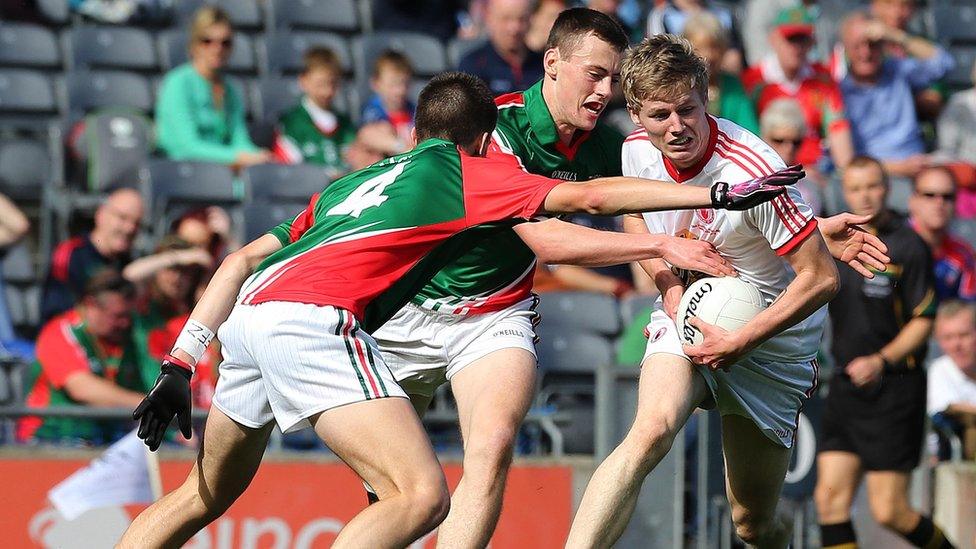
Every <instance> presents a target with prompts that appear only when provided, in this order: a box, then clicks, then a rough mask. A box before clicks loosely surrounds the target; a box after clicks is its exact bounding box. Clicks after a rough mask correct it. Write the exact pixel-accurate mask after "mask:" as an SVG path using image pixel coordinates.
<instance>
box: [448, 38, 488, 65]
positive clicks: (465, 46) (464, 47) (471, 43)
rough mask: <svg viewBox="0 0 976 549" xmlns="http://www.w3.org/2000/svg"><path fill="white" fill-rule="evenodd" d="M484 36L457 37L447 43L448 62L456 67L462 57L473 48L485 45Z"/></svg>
mask: <svg viewBox="0 0 976 549" xmlns="http://www.w3.org/2000/svg"><path fill="white" fill-rule="evenodd" d="M484 43H485V39H484V38H474V39H470V38H469V39H465V38H455V39H453V40H451V42H450V43H449V44H448V45H447V64H448V65H450V67H451V68H454V69H456V68H457V66H458V64H459V63H460V62H461V59H463V58H464V56H465V55H467V54H468V52H470V51H471V50H473V49H475V48H477V47H479V46H481V45H483V44H484Z"/></svg>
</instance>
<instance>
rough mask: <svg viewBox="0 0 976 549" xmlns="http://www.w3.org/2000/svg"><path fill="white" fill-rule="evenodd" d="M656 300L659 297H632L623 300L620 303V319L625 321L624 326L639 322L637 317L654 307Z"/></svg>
mask: <svg viewBox="0 0 976 549" xmlns="http://www.w3.org/2000/svg"><path fill="white" fill-rule="evenodd" d="M656 300H657V296H653V295H632V296H630V297H627V298H624V299H622V300H621V301H620V319H621V320H622V321H623V326H626V325H628V324H630V323H631V322H634V321H635V320H638V318H637V315H639V314H641V311H644V310H645V309H647V308H648V307H651V306H652V305H654V302H655V301H656ZM641 320H647V319H641Z"/></svg>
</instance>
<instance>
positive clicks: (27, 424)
mask: <svg viewBox="0 0 976 549" xmlns="http://www.w3.org/2000/svg"><path fill="white" fill-rule="evenodd" d="M134 299H135V287H134V286H133V285H132V283H131V282H129V281H128V280H125V279H124V278H123V277H122V276H121V275H120V274H119V273H117V272H115V271H103V272H101V273H99V274H97V275H95V276H93V277H92V278H91V279H90V280H89V281H88V284H87V286H86V287H85V291H84V294H83V297H82V299H81V301H80V302H79V303H78V305H77V306H75V307H74V308H73V309H71V310H70V311H68V312H66V313H64V314H61V315H59V316H57V317H55V318H53V319H51V321H49V322H48V323H47V324H45V325H44V327H43V328H42V329H41V334H40V336H39V337H38V338H37V359H36V360H35V361H34V363H33V365H32V366H31V369H30V372H29V374H28V380H29V381H28V383H27V388H28V389H29V391H30V392H29V393H28V396H27V406H28V407H31V408H43V407H47V406H70V405H81V406H91V407H109V408H127V409H130V410H131V409H133V408H135V407H136V406H137V405H138V404H139V402H141V401H142V398H143V396H144V391H146V390H148V389H149V387H148V386H145V385H142V382H141V379H140V376H139V372H138V367H137V364H136V363H135V360H136V357H135V353H134V352H133V346H132V341H131V339H130V337H129V335H130V334H129V329H130V327H131V324H132V318H131V311H132V308H133V305H134ZM127 424H128V423H127V422H119V421H98V420H92V419H81V418H65V417H49V418H39V417H27V418H24V419H22V420H20V421H19V422H18V425H17V439H18V440H19V441H21V442H31V441H43V442H60V443H67V444H80V445H85V444H93V445H97V444H104V443H107V442H110V441H112V440H113V439H115V438H117V437H118V436H120V435H122V434H124V431H125V429H126V425H127Z"/></svg>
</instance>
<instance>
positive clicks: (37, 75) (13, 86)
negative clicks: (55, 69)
mask: <svg viewBox="0 0 976 549" xmlns="http://www.w3.org/2000/svg"><path fill="white" fill-rule="evenodd" d="M57 114H58V103H57V99H56V95H55V90H54V81H53V80H52V79H51V78H50V77H49V76H48V75H46V74H44V73H42V72H38V71H31V70H26V69H0V122H7V123H11V124H18V125H21V124H27V125H32V124H33V123H35V122H41V123H43V122H47V121H51V120H53V119H55V118H56V116H57Z"/></svg>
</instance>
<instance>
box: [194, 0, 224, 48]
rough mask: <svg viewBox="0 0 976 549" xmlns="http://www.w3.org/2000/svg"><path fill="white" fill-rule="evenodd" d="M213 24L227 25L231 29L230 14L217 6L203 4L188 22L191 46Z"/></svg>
mask: <svg viewBox="0 0 976 549" xmlns="http://www.w3.org/2000/svg"><path fill="white" fill-rule="evenodd" d="M214 25H227V26H228V27H229V28H230V29H231V30H233V28H234V27H233V25H231V24H230V16H229V15H227V12H226V11H224V10H222V9H220V8H218V7H217V6H204V7H202V8H200V9H198V10H197V11H196V13H194V14H193V20H192V21H191V22H190V44H189V46H190V47H191V48H192V47H193V45H194V44H196V43H197V41H198V40H200V39H201V38H203V35H204V33H205V32H207V29H209V28H210V27H212V26H214Z"/></svg>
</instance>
